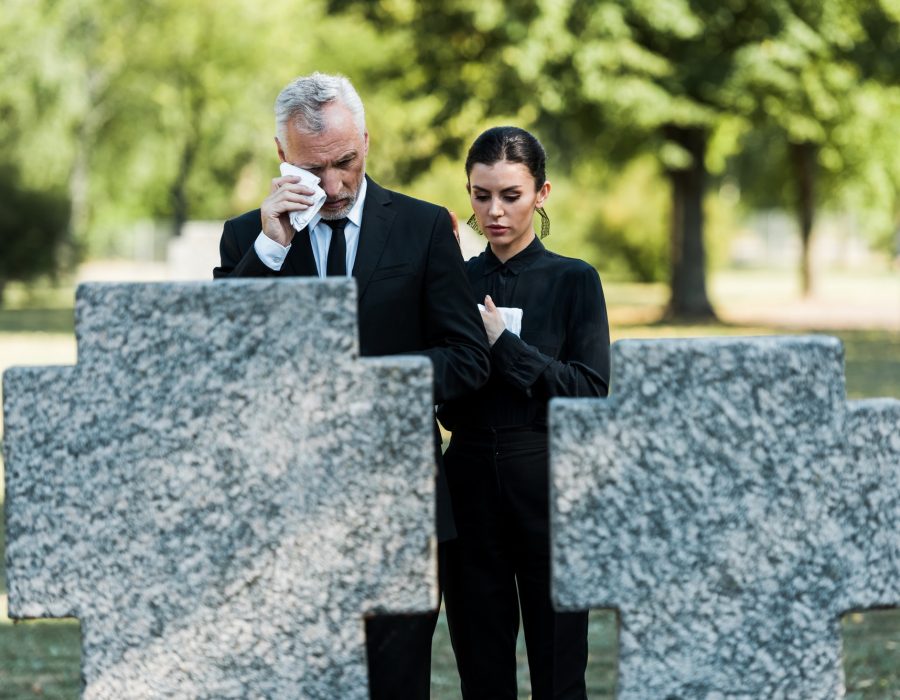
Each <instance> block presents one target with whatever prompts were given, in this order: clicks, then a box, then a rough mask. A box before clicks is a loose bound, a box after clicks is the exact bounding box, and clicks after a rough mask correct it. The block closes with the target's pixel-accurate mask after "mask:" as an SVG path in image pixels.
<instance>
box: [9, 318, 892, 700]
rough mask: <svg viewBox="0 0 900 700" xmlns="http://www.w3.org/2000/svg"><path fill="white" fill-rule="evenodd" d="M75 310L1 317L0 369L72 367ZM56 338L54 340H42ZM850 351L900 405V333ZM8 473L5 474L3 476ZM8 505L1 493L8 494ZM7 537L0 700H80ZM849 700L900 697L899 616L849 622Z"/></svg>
mask: <svg viewBox="0 0 900 700" xmlns="http://www.w3.org/2000/svg"><path fill="white" fill-rule="evenodd" d="M71 314H72V312H71V309H68V310H65V309H63V310H53V311H50V312H47V311H43V312H41V311H38V312H30V311H28V310H24V311H16V312H15V313H10V312H8V311H0V370H2V369H4V368H5V367H7V366H10V365H13V364H70V363H72V362H74V360H75V347H74V341H73V338H72V336H71ZM47 329H49V330H51V331H52V332H51V333H47V332H38V331H45V330H47ZM613 332H614V337H613V339H614V340H618V339H623V338H661V337H694V336H707V335H738V334H740V335H761V334H771V333H784V331H773V330H772V329H770V328H764V327H752V328H750V327H739V326H729V325H724V324H715V325H703V326H684V325H676V326H673V325H622V324H619V325H618V326H614V328H613ZM833 334H834V335H837V336H839V337H840V338H841V339H842V340H843V342H844V347H845V352H846V367H847V393H848V396H850V397H851V398H862V397H873V396H893V397H897V398H900V333H892V332H887V331H840V332H837V333H833ZM0 467H2V465H0ZM0 473H2V469H0ZM0 498H2V491H0ZM3 551H4V530H3V523H2V520H0V700H6V699H9V700H13V699H15V700H21V699H24V698H69V699H72V700H74V699H75V698H77V697H78V693H79V688H80V678H79V660H80V648H79V639H80V627H79V625H78V623H77V622H73V621H60V622H56V621H38V622H28V623H20V624H10V623H9V620H8V619H5V591H6V582H5V576H4V575H3V557H2V553H3ZM842 626H843V638H844V652H845V664H844V667H845V674H846V678H847V697H848V698H851V699H853V700H884V699H886V698H900V611H897V610H895V611H880V612H866V613H851V614H849V615H846V616H845V617H844V620H843V623H842ZM589 642H590V659H589V666H588V674H587V679H588V691H589V694H590V697H592V698H612V697H613V693H614V687H615V668H616V651H615V650H616V616H615V614H614V613H613V612H611V611H593V612H592V613H591V624H590V630H589ZM433 659H434V674H433V681H432V697H433V698H435V700H456V699H457V698H458V697H459V691H458V684H457V680H456V676H455V667H454V661H453V654H452V651H451V648H450V642H449V637H448V634H447V628H446V623H445V621H444V619H443V616H442V617H441V622H440V624H439V626H438V631H437V633H436V635H435V642H434V653H433ZM519 670H520V674H519V676H520V679H521V683H520V697H522V698H527V697H528V680H527V675H528V673H527V662H526V660H525V655H524V645H523V643H522V639H521V634H520V640H519Z"/></svg>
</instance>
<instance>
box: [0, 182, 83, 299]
mask: <svg viewBox="0 0 900 700" xmlns="http://www.w3.org/2000/svg"><path fill="white" fill-rule="evenodd" d="M68 217H69V202H68V200H67V198H66V197H65V195H63V194H60V193H59V192H55V191H52V190H50V191H43V190H37V189H32V188H29V187H26V186H24V185H23V184H22V182H21V179H20V177H19V174H18V172H17V171H16V169H15V168H12V167H10V166H5V167H0V248H2V250H3V255H2V256H0V304H2V301H3V290H4V287H5V286H6V283H8V282H11V281H29V280H33V279H35V278H36V277H39V276H41V275H53V274H55V273H56V272H57V270H58V269H59V267H60V265H61V264H62V262H63V255H64V253H65V252H66V244H67V235H66V225H67V222H68Z"/></svg>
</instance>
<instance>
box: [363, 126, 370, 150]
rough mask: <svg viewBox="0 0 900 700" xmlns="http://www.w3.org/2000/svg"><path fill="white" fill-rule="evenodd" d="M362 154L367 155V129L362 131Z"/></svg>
mask: <svg viewBox="0 0 900 700" xmlns="http://www.w3.org/2000/svg"><path fill="white" fill-rule="evenodd" d="M363 155H364V156H367V155H369V132H368V130H366V131H364V132H363Z"/></svg>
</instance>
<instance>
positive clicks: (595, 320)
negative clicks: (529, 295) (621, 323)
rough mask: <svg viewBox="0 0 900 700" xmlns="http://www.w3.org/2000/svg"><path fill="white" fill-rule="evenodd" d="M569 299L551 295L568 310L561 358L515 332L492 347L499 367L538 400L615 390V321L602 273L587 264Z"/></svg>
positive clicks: (560, 309)
mask: <svg viewBox="0 0 900 700" xmlns="http://www.w3.org/2000/svg"><path fill="white" fill-rule="evenodd" d="M570 289H571V295H570V296H569V298H568V299H566V300H562V299H559V300H557V299H548V300H547V303H548V304H550V305H552V306H551V308H552V309H553V311H554V312H562V313H566V314H567V319H566V340H565V344H564V346H563V347H562V349H561V351H560V359H555V358H553V357H551V356H549V355H546V354H544V353H543V352H541V351H540V350H539V349H538V348H536V347H534V346H533V345H529V344H528V343H526V342H525V341H523V340H522V339H521V338H518V337H516V336H515V335H513V334H512V333H510V332H509V331H504V332H503V333H502V334H501V335H500V337H499V338H498V339H497V342H495V343H494V345H493V346H492V347H491V361H492V363H493V367H494V371H496V372H499V373H500V374H501V375H502V376H503V378H504V379H505V380H506V381H508V382H509V383H510V384H512V385H513V386H516V387H518V388H519V389H521V390H522V391H523V392H524V393H525V394H527V395H528V396H531V397H534V398H547V399H549V398H552V397H554V396H571V397H591V396H593V397H597V396H606V395H607V394H608V393H609V322H608V320H607V316H606V302H605V300H604V297H603V288H602V287H601V285H600V277H599V276H598V275H597V271H596V270H594V269H593V268H592V267H589V266H587V265H584V266H581V267H580V268H579V270H578V273H577V274H576V275H573V276H572V280H571V285H570Z"/></svg>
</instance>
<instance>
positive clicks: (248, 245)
mask: <svg viewBox="0 0 900 700" xmlns="http://www.w3.org/2000/svg"><path fill="white" fill-rule="evenodd" d="M366 178H367V180H368V184H367V191H366V201H365V203H364V205H363V216H362V227H361V229H360V232H359V246H358V248H357V251H356V261H355V263H354V265H353V277H355V278H356V280H357V285H358V288H359V297H358V301H359V344H360V352H361V353H362V355H369V356H372V355H397V354H403V353H409V354H416V355H425V356H426V357H428V358H429V359H430V360H431V364H432V366H433V368H434V402H435V403H436V404H438V403H443V402H445V401H448V400H451V399H455V398H459V397H461V396H464V395H466V394H468V393H471V392H473V391H475V390H476V389H478V388H479V387H480V386H481V385H482V384H484V383H485V382H486V381H487V378H488V375H489V374H490V349H489V346H488V342H487V337H486V335H485V332H484V326H483V324H482V322H481V317H480V315H479V313H478V310H477V308H476V306H475V305H474V304H473V303H472V290H471V288H470V286H469V281H468V279H467V277H466V272H465V266H464V264H463V260H462V256H461V255H460V252H459V247H458V245H457V243H456V240H455V239H454V237H453V229H452V225H451V222H450V215H449V214H448V213H447V210H446V209H443V208H442V207H438V206H436V205H434V204H429V203H428V202H423V201H421V200H417V199H413V198H411V197H407V196H405V195H402V194H399V193H397V192H391V191H390V190H386V189H384V188H383V187H380V186H379V185H377V184H376V183H375V182H374V181H372V180H371V179H369V178H368V176H366ZM261 230H262V222H261V219H260V211H259V209H256V210H254V211H250V212H247V213H246V214H243V215H241V216H239V217H237V218H235V219H230V220H229V221H226V222H225V229H224V231H223V232H222V240H221V243H220V246H219V252H220V256H221V266H220V267H217V268H215V269H214V270H213V277H216V278H221V277H270V276H314V275H316V274H317V271H316V263H315V258H314V257H313V252H312V246H311V245H310V240H309V235H308V233H307V232H306V230H304V231H301V232H299V233H298V234H297V235H296V236H294V241H293V245H292V246H291V250H290V252H289V253H288V255H287V258H285V261H284V265H282V267H281V270H280V271H278V272H275V271H274V270H272V269H270V268H268V267H266V266H265V265H264V264H263V263H262V261H261V260H260V259H259V256H258V255H257V254H256V251H255V249H254V247H253V243H254V241H255V240H256V238H257V236H258V235H259V233H260V231H261ZM435 429H436V428H435ZM436 454H437V459H438V465H439V473H438V485H437V493H438V507H437V512H438V537H439V538H440V539H442V540H444V539H448V538H449V537H452V536H453V534H454V530H453V520H452V514H451V510H450V507H449V495H448V491H447V489H446V484H445V483H444V479H443V473H442V472H441V471H440V464H441V459H440V447H439V445H438V447H437V449H436Z"/></svg>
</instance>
